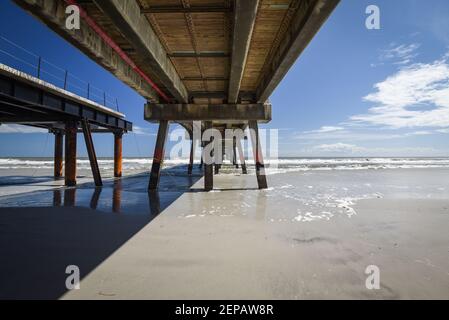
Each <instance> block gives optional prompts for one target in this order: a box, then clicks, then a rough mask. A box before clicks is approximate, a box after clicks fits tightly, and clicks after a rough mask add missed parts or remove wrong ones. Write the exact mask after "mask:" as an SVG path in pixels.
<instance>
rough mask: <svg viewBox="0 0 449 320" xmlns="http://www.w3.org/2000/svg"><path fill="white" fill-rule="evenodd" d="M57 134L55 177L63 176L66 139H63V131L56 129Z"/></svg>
mask: <svg viewBox="0 0 449 320" xmlns="http://www.w3.org/2000/svg"><path fill="white" fill-rule="evenodd" d="M54 135H55V154H54V176H55V178H61V177H62V167H63V165H62V159H63V152H64V145H63V143H64V141H63V137H64V135H63V133H62V131H56V132H55V133H54Z"/></svg>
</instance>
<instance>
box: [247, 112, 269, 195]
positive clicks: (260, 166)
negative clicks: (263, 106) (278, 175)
mask: <svg viewBox="0 0 449 320" xmlns="http://www.w3.org/2000/svg"><path fill="white" fill-rule="evenodd" d="M248 124H249V128H250V132H251V134H250V135H251V143H252V146H253V152H254V161H255V162H256V175H257V184H258V185H259V189H267V188H268V185H267V177H266V175H265V166H264V163H263V155H262V148H261V146H260V141H259V127H258V125H257V121H255V120H250V121H249V123H248Z"/></svg>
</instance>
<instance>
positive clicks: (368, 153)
mask: <svg viewBox="0 0 449 320" xmlns="http://www.w3.org/2000/svg"><path fill="white" fill-rule="evenodd" d="M302 152H303V153H304V154H307V155H314V156H354V157H356V156H359V157H382V156H384V157H388V156H391V157H400V156H404V157H405V156H414V157H416V156H447V154H448V152H449V151H448V150H438V149H435V148H426V147H403V148H397V147H395V148H383V147H374V148H367V147H362V146H358V145H355V144H347V143H341V142H338V143H334V144H321V145H317V146H313V147H311V148H309V149H303V150H302Z"/></svg>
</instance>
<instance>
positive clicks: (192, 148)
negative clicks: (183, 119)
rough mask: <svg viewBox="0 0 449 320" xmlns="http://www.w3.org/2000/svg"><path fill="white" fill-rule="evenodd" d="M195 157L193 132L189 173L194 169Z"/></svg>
mask: <svg viewBox="0 0 449 320" xmlns="http://www.w3.org/2000/svg"><path fill="white" fill-rule="evenodd" d="M194 157H195V140H194V139H193V133H192V144H191V146H190V160H189V168H188V174H189V175H190V174H192V171H193V160H194Z"/></svg>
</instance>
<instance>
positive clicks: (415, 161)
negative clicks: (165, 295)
mask: <svg viewBox="0 0 449 320" xmlns="http://www.w3.org/2000/svg"><path fill="white" fill-rule="evenodd" d="M98 162H99V165H100V169H101V170H103V171H106V172H107V171H111V170H113V169H114V160H113V159H112V158H99V160H98ZM197 162H198V161H197ZM151 163H152V160H151V158H124V159H123V170H124V171H126V172H128V173H133V172H143V171H148V170H150V168H151ZM187 163H188V160H187V159H172V160H170V159H169V160H165V162H164V165H165V166H166V167H167V168H171V169H175V167H177V166H180V165H186V164H187ZM225 163H226V162H225ZM265 163H266V167H267V174H268V175H269V174H278V173H287V172H296V171H310V170H380V169H410V168H449V158H443V157H440V158H299V157H298V158H294V157H288V158H280V159H278V160H271V161H270V160H266V161H265ZM77 164H78V169H79V170H90V166H89V160H88V159H87V158H81V159H78V161H77ZM247 164H248V165H249V166H250V167H251V165H252V160H248V162H247ZM21 169H23V170H29V169H31V170H51V169H53V159H52V158H0V170H21ZM223 172H224V173H226V172H231V171H229V170H224V171H223Z"/></svg>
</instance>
